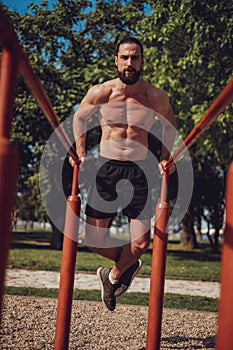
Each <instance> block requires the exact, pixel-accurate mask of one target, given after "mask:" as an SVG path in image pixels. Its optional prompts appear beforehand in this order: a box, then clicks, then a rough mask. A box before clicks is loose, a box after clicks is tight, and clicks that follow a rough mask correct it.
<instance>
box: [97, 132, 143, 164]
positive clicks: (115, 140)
mask: <svg viewBox="0 0 233 350" xmlns="http://www.w3.org/2000/svg"><path fill="white" fill-rule="evenodd" d="M104 129H105V128H104ZM114 129H115V128H114V127H113V128H112V130H111V132H109V133H106V130H103V128H102V139H101V142H100V155H101V156H102V157H105V158H110V159H116V160H121V161H129V160H132V161H136V160H143V159H146V157H147V152H148V144H147V136H146V137H145V135H144V134H145V131H141V133H140V132H139V133H138V137H135V136H134V137H132V135H129V134H130V133H129V132H128V131H127V129H125V128H122V129H121V128H119V127H117V128H116V129H117V131H116V130H114ZM146 135H148V134H147V133H146Z"/></svg>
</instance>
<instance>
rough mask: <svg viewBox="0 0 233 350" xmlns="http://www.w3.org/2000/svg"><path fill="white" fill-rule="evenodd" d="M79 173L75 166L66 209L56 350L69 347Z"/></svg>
mask: <svg viewBox="0 0 233 350" xmlns="http://www.w3.org/2000/svg"><path fill="white" fill-rule="evenodd" d="M78 171H79V168H78V166H77V165H74V175H73V183H72V195H71V196H69V197H68V200H67V207H66V218H65V229H64V241H63V251H62V262H61V274H60V288H59V296H58V309H57V322H56V334H55V341H54V350H66V349H68V347H69V333H70V322H71V311H72V299H73V288H74V276H75V264H76V254H77V238H78V232H79V217H80V207H81V201H80V198H79V196H78V193H77V190H78V183H77V180H78Z"/></svg>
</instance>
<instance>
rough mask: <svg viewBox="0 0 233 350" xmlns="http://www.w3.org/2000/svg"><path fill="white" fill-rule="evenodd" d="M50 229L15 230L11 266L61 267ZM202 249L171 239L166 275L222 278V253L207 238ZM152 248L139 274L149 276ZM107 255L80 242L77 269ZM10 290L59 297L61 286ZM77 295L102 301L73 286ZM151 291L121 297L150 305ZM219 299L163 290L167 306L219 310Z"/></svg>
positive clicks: (10, 291) (102, 260)
mask: <svg viewBox="0 0 233 350" xmlns="http://www.w3.org/2000/svg"><path fill="white" fill-rule="evenodd" d="M50 237H51V233H50V232H36V231H34V232H15V233H13V235H12V246H11V249H10V252H9V259H8V266H9V268H18V269H22V268H24V269H28V270H47V271H60V265H61V257H62V252H61V251H55V250H50V249H49V242H50ZM199 246H200V247H199V249H195V250H189V249H182V248H181V247H180V244H179V242H175V241H171V242H168V250H167V265H166V277H167V278H174V279H179V278H180V279H193V280H203V281H219V273H220V253H213V252H212V251H211V249H210V247H209V245H208V242H201V243H200V244H199ZM151 256H152V248H151V247H150V249H148V251H147V252H146V253H145V254H143V256H142V260H143V266H142V269H141V270H140V274H141V275H144V276H150V273H151ZM110 264H111V263H110V262H109V260H108V259H106V258H103V257H102V256H100V255H98V254H96V253H93V252H90V251H89V250H88V249H87V248H86V247H83V246H78V251H77V263H76V271H88V272H96V270H97V268H98V267H99V266H106V267H108V266H109V265H110ZM6 293H7V294H12V295H23V296H33V297H49V298H57V296H58V289H46V288H43V289H40V288H20V287H7V288H6ZM74 299H78V300H90V301H101V300H100V292H99V291H97V290H77V289H76V290H74ZM148 299H149V294H148V293H126V294H125V295H124V296H122V297H121V298H119V303H121V304H131V305H142V306H147V305H148ZM217 304H218V300H217V299H212V298H207V297H197V296H195V297H193V296H188V295H179V294H171V293H165V294H164V307H166V308H176V309H188V310H198V311H211V312H216V311H217Z"/></svg>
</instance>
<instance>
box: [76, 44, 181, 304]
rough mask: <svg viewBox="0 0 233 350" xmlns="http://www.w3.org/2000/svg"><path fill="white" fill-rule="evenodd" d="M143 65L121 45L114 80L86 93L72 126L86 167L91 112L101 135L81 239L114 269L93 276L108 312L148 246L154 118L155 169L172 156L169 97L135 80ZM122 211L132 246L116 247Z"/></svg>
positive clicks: (132, 47)
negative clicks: (113, 226)
mask: <svg viewBox="0 0 233 350" xmlns="http://www.w3.org/2000/svg"><path fill="white" fill-rule="evenodd" d="M143 64H144V56H143V46H142V44H141V42H140V41H139V40H137V39H136V38H133V37H126V38H124V39H123V40H121V41H120V42H119V43H118V45H117V48H116V54H115V65H116V67H117V70H118V77H117V78H115V79H112V80H108V81H106V82H104V83H102V84H99V85H95V86H93V87H91V88H90V89H89V91H88V92H87V94H86V96H85V97H84V98H83V100H82V101H81V103H80V105H79V107H78V108H77V110H76V112H75V114H74V119H73V133H74V137H75V142H76V150H77V154H78V156H79V158H80V161H81V163H83V164H84V163H85V157H86V151H85V150H86V147H85V144H86V131H87V122H88V119H89V118H90V117H91V116H93V115H94V114H95V113H96V114H97V115H98V118H99V123H100V126H101V131H102V133H101V141H100V155H99V158H98V160H97V162H96V168H97V169H96V171H97V174H96V177H95V181H93V183H92V184H91V185H92V186H91V190H90V192H89V196H88V203H87V206H86V237H87V245H88V246H89V247H90V249H91V250H93V251H95V252H97V253H99V254H101V255H102V256H104V257H107V258H109V259H111V260H112V261H113V262H114V264H113V266H112V267H111V268H104V267H100V268H99V269H98V270H97V277H98V279H99V282H100V287H101V295H102V300H103V302H104V304H105V305H106V307H107V308H108V309H109V310H111V311H113V310H114V309H115V306H116V298H117V297H119V296H120V295H122V294H123V293H124V292H125V291H126V290H127V289H128V288H129V286H130V285H131V282H132V280H133V278H134V276H135V275H136V273H137V272H138V271H139V269H140V268H141V265H142V261H141V259H140V257H141V255H142V254H143V253H144V252H145V251H146V250H147V249H148V247H149V244H150V231H151V218H152V216H153V208H152V198H151V193H150V190H151V188H150V180H149V176H148V174H149V173H150V172H151V171H153V164H149V163H151V162H148V160H147V158H148V157H147V156H148V133H149V131H150V129H151V126H152V124H153V122H154V119H155V117H158V118H159V119H160V122H161V124H162V150H161V159H160V164H159V166H160V169H161V168H163V167H164V166H165V164H166V162H167V160H168V158H169V157H170V151H171V148H172V146H173V143H174V138H175V118H174V115H173V111H172V108H171V105H170V102H169V97H168V95H167V93H166V92H164V91H163V90H161V89H160V88H157V87H154V86H153V85H152V84H150V83H149V82H146V81H145V80H143V79H141V78H140V74H141V71H142V67H143ZM148 169H149V170H148ZM170 170H171V172H172V171H174V169H173V168H172V167H171V168H170ZM119 198H120V200H119ZM119 208H120V210H121V211H122V213H123V214H124V215H125V216H127V217H128V220H129V227H130V242H129V243H127V244H125V245H123V246H121V247H119V246H115V244H113V242H112V241H111V239H110V238H109V236H108V228H109V224H110V222H111V220H112V218H113V217H114V216H115V215H116V213H117V211H118V210H119Z"/></svg>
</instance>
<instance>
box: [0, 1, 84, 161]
mask: <svg viewBox="0 0 233 350" xmlns="http://www.w3.org/2000/svg"><path fill="white" fill-rule="evenodd" d="M6 40H8V41H10V42H11V45H12V47H13V49H14V51H15V54H16V55H17V57H18V60H19V72H20V74H21V75H22V77H23V78H24V80H25V83H26V84H27V86H28V87H29V89H30V90H31V93H32V95H33V96H34V98H35V100H36V101H37V103H38V105H39V106H40V108H41V110H42V111H43V113H44V114H45V116H46V118H47V119H48V121H49V123H50V124H51V126H52V128H53V129H54V130H55V132H56V134H57V136H58V137H59V139H60V140H61V142H62V144H63V145H64V147H65V149H66V150H67V152H68V153H69V155H70V156H71V157H72V159H73V160H74V162H75V163H77V164H79V163H80V161H79V158H78V155H77V153H76V151H75V148H74V147H73V145H72V142H71V141H70V139H69V137H68V135H67V134H66V132H65V130H64V128H63V127H62V125H61V124H60V121H59V118H58V116H57V114H56V112H55V111H54V109H53V106H52V104H51V102H50V100H49V97H48V95H47V93H46V91H45V89H44V88H43V86H42V84H41V82H40V80H39V78H38V77H37V76H36V74H35V73H34V71H33V68H32V66H31V64H30V62H29V60H28V57H27V55H26V54H25V52H24V51H23V49H22V47H21V46H20V44H19V41H18V38H17V36H16V34H15V32H14V31H13V30H12V28H11V25H10V23H9V20H8V18H7V16H6V15H5V13H4V11H3V10H2V7H1V5H0V41H6Z"/></svg>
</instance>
